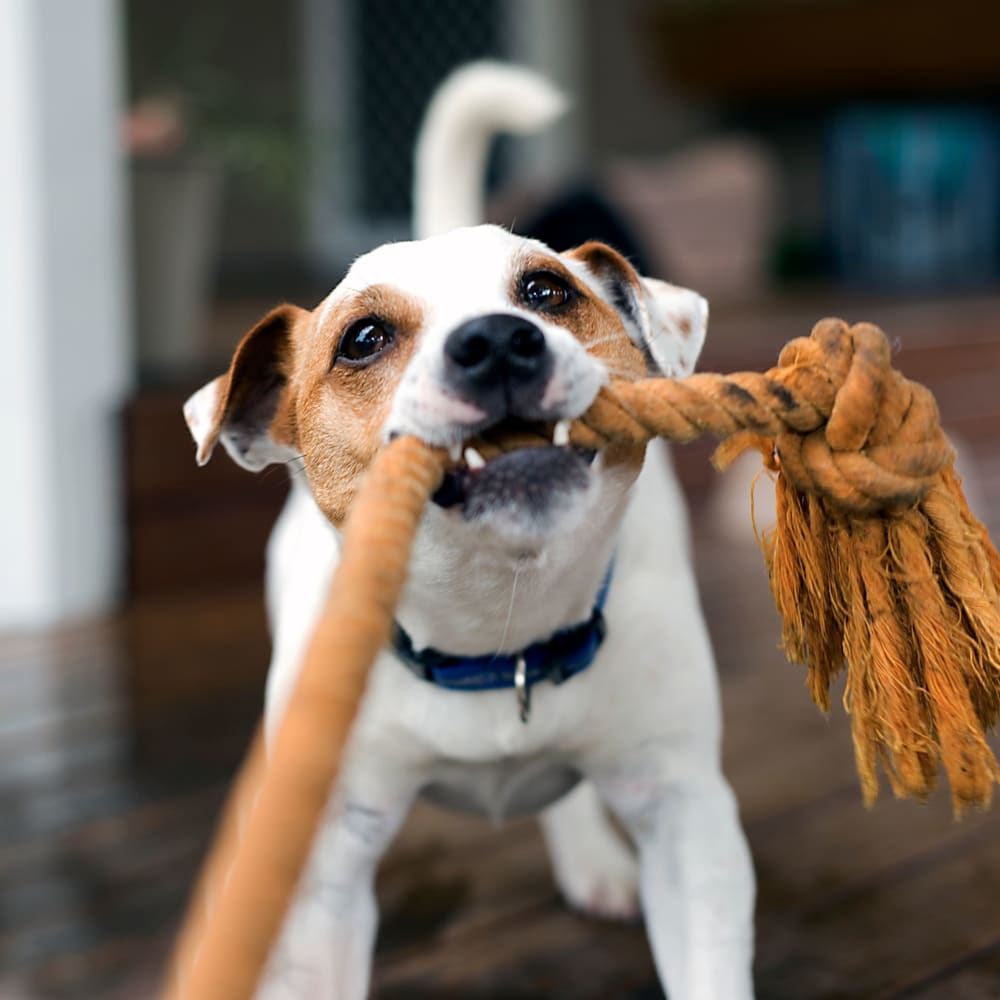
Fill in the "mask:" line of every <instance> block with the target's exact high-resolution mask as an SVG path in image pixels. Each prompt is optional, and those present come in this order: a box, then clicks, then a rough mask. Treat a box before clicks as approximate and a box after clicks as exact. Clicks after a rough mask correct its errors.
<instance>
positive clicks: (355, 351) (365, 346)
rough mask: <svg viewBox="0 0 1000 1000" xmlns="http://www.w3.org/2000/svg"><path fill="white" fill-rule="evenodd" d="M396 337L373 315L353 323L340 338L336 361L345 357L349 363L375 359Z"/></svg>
mask: <svg viewBox="0 0 1000 1000" xmlns="http://www.w3.org/2000/svg"><path fill="white" fill-rule="evenodd" d="M393 340H395V337H394V336H393V334H392V332H391V331H390V330H388V329H387V328H386V327H385V326H384V325H383V324H382V323H380V322H379V321H378V320H377V319H373V318H372V317H370V316H369V317H366V318H365V319H361V320H358V321H357V323H352V324H351V326H349V327H348V328H347V329H346V330H345V331H344V335H343V336H342V337H341V338H340V343H339V344H338V345H337V352H336V354H334V356H333V360H334V363H336V362H337V361H339V360H341V359H343V360H344V361H346V362H347V363H348V364H356V365H363V364H367V363H368V362H370V361H374V360H375V359H376V358H377V357H378V356H379V355H380V354H381V353H382V352H383V351H385V350H386V348H388V347H389V346H390V344H392V342H393Z"/></svg>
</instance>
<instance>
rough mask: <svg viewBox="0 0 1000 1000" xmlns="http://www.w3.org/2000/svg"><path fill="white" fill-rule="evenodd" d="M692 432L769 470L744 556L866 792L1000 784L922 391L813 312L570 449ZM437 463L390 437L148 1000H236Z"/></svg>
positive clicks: (986, 613) (999, 710)
mask: <svg viewBox="0 0 1000 1000" xmlns="http://www.w3.org/2000/svg"><path fill="white" fill-rule="evenodd" d="M704 433H710V434H714V435H716V436H718V437H722V438H728V439H729V440H728V441H727V442H726V443H725V444H724V445H723V446H722V447H721V449H720V452H721V456H720V457H721V460H722V461H723V462H725V461H727V460H729V459H731V458H732V457H733V455H735V454H736V453H737V452H738V451H740V450H742V449H743V448H745V447H749V446H753V447H757V448H758V449H759V450H760V451H761V452H762V454H763V455H764V458H765V463H766V464H767V466H768V467H769V468H771V469H772V470H773V471H774V472H775V473H776V475H777V481H776V490H777V501H778V503H777V512H778V518H777V524H776V526H775V530H774V532H773V533H772V534H771V535H770V536H769V537H768V538H767V539H766V540H765V545H764V547H765V556H766V560H767V564H768V569H769V573H770V579H771V587H772V591H773V593H774V597H775V601H776V603H777V606H778V609H779V611H780V612H781V614H782V617H783V619H784V627H783V634H784V645H785V650H786V652H787V654H788V656H789V657H790V658H791V659H793V660H798V661H801V662H803V663H806V664H807V665H808V670H809V673H808V683H809V688H810V691H811V693H812V696H813V698H814V699H815V701H816V702H817V703H818V704H819V705H820V706H821V707H822V708H824V709H826V708H828V707H829V688H830V683H831V681H832V680H833V678H834V677H835V676H836V675H837V674H838V673H839V672H840V671H842V670H844V669H845V668H846V671H847V685H846V694H845V704H846V705H847V707H848V708H849V710H850V712H851V718H852V726H853V737H854V745H855V755H856V761H857V767H858V773H859V775H860V778H861V784H862V791H863V794H864V797H865V800H866V801H867V802H871V801H873V800H874V798H875V796H876V794H877V790H878V782H877V776H876V761H877V760H878V759H881V760H882V762H883V764H884V766H885V768H886V771H887V772H888V775H889V778H890V782H891V784H892V787H893V790H894V791H895V792H896V794H897V795H912V796H917V797H921V796H924V795H926V794H927V793H928V792H929V790H930V788H931V787H932V784H933V781H934V776H935V773H936V770H937V761H938V757H940V759H941V762H942V764H943V766H944V769H945V771H946V773H947V775H948V779H949V782H950V784H951V791H952V800H953V803H954V806H955V809H956V812H961V810H962V809H964V808H966V807H968V806H973V805H975V806H985V805H987V804H988V803H989V801H990V797H991V794H992V785H993V782H994V781H995V780H997V778H998V774H1000V772H998V767H997V762H996V760H995V758H994V757H993V754H992V752H991V751H990V748H989V746H988V745H987V743H986V740H985V736H984V730H985V729H986V728H987V727H989V726H991V725H992V724H993V723H994V722H995V721H996V719H997V716H998V714H1000V602H998V592H1000V557H998V556H997V553H996V551H995V550H994V549H993V546H992V545H991V543H990V541H989V538H988V537H987V535H986V531H985V529H984V528H983V526H982V525H981V524H980V523H979V522H978V521H977V520H976V519H975V518H974V517H973V516H972V514H971V513H970V512H969V509H968V506H967V505H966V503H965V500H964V497H963V496H962V493H961V489H960V486H959V482H958V479H957V477H956V475H955V473H954V471H953V469H952V466H951V462H952V452H951V449H950V448H949V446H948V443H947V441H946V440H945V438H944V435H943V433H942V431H941V429H940V426H939V423H938V414H937V407H936V405H935V403H934V400H933V397H932V396H931V394H930V393H929V392H928V391H927V390H926V389H924V388H923V387H922V386H919V385H916V384H915V383H913V382H909V381H907V380H906V379H905V378H903V377H902V376H901V375H900V374H899V373H898V372H895V371H893V370H892V368H891V367H890V351H889V345H888V343H887V342H886V339H885V337H884V335H883V334H882V333H881V332H880V331H879V330H878V329H877V328H875V327H873V326H869V325H866V324H860V325H858V326H854V327H851V328H848V327H847V326H846V325H845V324H844V323H842V322H840V321H839V320H824V321H823V322H821V323H819V324H818V325H817V326H816V327H815V328H814V330H813V332H812V336H811V337H809V338H803V339H799V340H795V341H793V342H792V343H790V344H789V345H788V346H787V347H786V348H785V349H784V351H782V354H781V357H780V358H779V363H778V366H777V367H776V368H773V369H771V370H770V371H769V372H766V373H764V374H757V373H750V372H744V373H738V374H735V375H728V376H722V375H712V374H698V375H692V376H690V377H688V378H686V379H682V380H677V381H672V380H665V379H649V380H645V381H640V382H633V383H620V382H619V383H614V384H613V385H612V386H610V387H608V388H606V389H604V390H603V391H602V392H601V393H600V394H599V396H598V398H597V400H596V401H595V402H594V404H593V406H592V407H591V408H590V409H589V410H588V411H587V413H586V414H585V415H584V417H583V418H582V419H581V420H580V421H578V422H576V423H575V424H574V426H573V429H572V432H571V439H572V440H573V441H574V442H575V443H578V444H582V445H585V446H589V447H605V446H608V445H611V444H631V445H641V444H643V443H644V442H646V441H648V440H649V439H650V438H652V437H656V436H659V437H666V438H668V439H670V440H673V441H690V440H693V439H694V438H696V437H698V436H699V435H701V434H704ZM522 443H524V442H523V441H520V440H519V441H517V442H506V443H505V444H501V447H505V446H511V444H517V445H519V444H522ZM447 462H448V459H447V456H446V455H445V454H444V453H442V452H441V451H439V450H435V449H431V448H428V447H426V446H424V445H422V444H421V443H420V442H418V441H416V439H413V438H401V439H397V440H396V441H394V442H392V443H391V444H390V445H389V446H387V447H386V448H385V449H384V451H383V452H382V453H381V454H380V455H379V456H378V458H377V459H376V461H375V462H374V463H373V464H372V467H371V468H370V470H369V472H368V475H367V476H366V479H365V482H364V483H363V485H362V488H361V490H360V491H359V493H358V496H357V498H356V500H355V502H354V505H353V507H352V510H351V513H350V515H349V517H348V521H347V524H346V525H345V530H344V540H343V555H342V561H341V564H340V566H339V568H338V570H337V573H336V575H335V578H334V581H333V585H332V587H331V590H330V595H329V598H328V601H327V608H326V612H325V614H324V616H323V619H322V621H321V622H320V625H319V627H318V628H317V630H316V633H315V635H314V636H313V639H312V642H311V644H310V647H309V650H308V652H307V655H306V659H305V661H304V664H303V666H302V670H301V673H300V676H299V680H298V683H297V687H296V689H295V692H294V693H293V696H292V699H291V702H290V704H289V707H288V709H287V712H286V716H285V719H284V722H283V724H282V727H281V730H280V732H279V735H278V738H277V741H276V743H275V745H274V747H273V748H272V750H271V753H270V756H269V759H268V761H267V764H266V766H265V764H264V762H263V758H264V755H263V753H262V752H260V748H259V737H258V740H257V743H256V749H255V751H254V752H253V753H252V754H251V758H250V761H249V762H248V765H246V766H245V769H244V773H243V774H242V775H241V777H240V779H239V781H238V783H237V789H236V792H235V793H234V795H233V797H232V800H231V802H230V804H229V806H228V807H227V810H226V816H225V817H224V820H223V823H222V827H221V833H220V836H219V838H218V840H217V844H216V847H215V849H214V850H213V853H212V856H211V857H210V859H209V862H208V864H207V865H206V868H205V871H204V873H203V875H202V878H201V880H200V883H199V888H198V890H197V892H196V894H195V898H194V902H193V903H192V906H191V910H190V912H189V915H188V920H187V923H186V926H185V931H184V932H183V933H182V935H181V938H180V942H179V946H178V949H177V953H176V955H175V958H174V962H173V964H172V968H171V978H170V984H169V986H168V989H167V994H166V995H167V996H168V997H170V998H174V1000H178V998H184V1000H229V998H231V1000H246V998H248V997H250V996H251V995H252V993H253V990H254V987H255V984H256V982H257V980H258V977H259V975H260V973H261V971H262V970H263V967H264V964H265V962H266V960H267V956H268V954H269V951H270V948H271V945H272V943H273V941H274V939H275V937H276V935H277V933H278V931H279V929H280V925H281V921H282V918H283V915H284V912H285V910H286V908H287V906H288V904H289V902H290V900H291V897H292V894H293V893H294V890H295V887H296V885H297V882H298V879H299V877H300V874H301V872H302V869H303V866H304V864H305V860H306V857H307V854H308V850H309V847H310V844H311V841H312V837H313V833H314V831H315V829H316V827H317V824H318V822H319V819H320V817H321V815H322V813H323V810H324V808H325V806H326V804H327V801H328V799H329V796H330V790H331V788H332V786H333V783H334V781H335V779H336V776H337V772H338V769H339V764H340V760H341V754H342V751H343V748H344V745H345V743H346V740H347V736H348V732H349V728H350V724H351V721H352V720H353V717H354V714H355V712H356V710H357V706H358V704H359V702H360V699H361V697H362V695H363V692H364V684H365V678H366V676H367V670H368V668H369V667H370V665H371V663H372V662H373V661H374V659H375V656H376V655H377V653H378V651H379V649H380V648H381V647H382V645H383V644H384V642H385V640H386V638H387V636H388V632H389V628H390V626H391V622H392V617H393V612H394V608H395V604H396V601H397V599H398V596H399V594H400V591H401V589H402V586H403V583H404V580H405V576H406V563H407V558H408V554H409V549H410V545H411V543H412V540H413V537H414V534H415V533H416V530H417V526H418V523H419V519H420V513H421V511H422V509H423V506H424V504H425V503H426V502H427V499H428V498H429V497H430V496H431V494H432V493H433V492H434V490H435V489H436V488H437V486H438V484H439V483H440V481H441V477H442V475H443V473H444V470H445V468H446V467H447ZM241 827H242V830H241V829H240V828H241Z"/></svg>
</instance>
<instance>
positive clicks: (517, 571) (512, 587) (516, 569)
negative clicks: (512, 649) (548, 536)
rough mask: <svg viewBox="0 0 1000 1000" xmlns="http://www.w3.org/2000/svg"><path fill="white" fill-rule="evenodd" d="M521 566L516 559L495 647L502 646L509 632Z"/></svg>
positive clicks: (500, 647) (519, 561)
mask: <svg viewBox="0 0 1000 1000" xmlns="http://www.w3.org/2000/svg"><path fill="white" fill-rule="evenodd" d="M522 568H523V563H522V562H521V560H520V559H518V560H517V562H516V563H514V579H513V580H512V581H511V584H510V603H509V604H508V605H507V620H506V621H505V622H504V623H503V632H502V633H501V635H500V642H499V643H498V644H497V649H503V648H504V643H505V642H506V641H507V634H508V632H510V623H511V619H513V617H514V598H515V596H516V595H517V579H518V577H519V576H520V575H521V569H522Z"/></svg>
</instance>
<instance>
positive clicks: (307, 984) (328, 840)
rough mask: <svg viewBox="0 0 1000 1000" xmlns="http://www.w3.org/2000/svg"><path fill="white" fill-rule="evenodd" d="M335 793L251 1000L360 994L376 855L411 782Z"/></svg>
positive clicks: (351, 998)
mask: <svg viewBox="0 0 1000 1000" xmlns="http://www.w3.org/2000/svg"><path fill="white" fill-rule="evenodd" d="M364 787H365V786H364V785H363V784H361V785H358V784H354V783H353V782H352V783H351V785H350V786H349V787H348V788H345V789H343V790H341V791H340V792H338V794H337V795H336V796H335V798H334V800H333V801H332V803H331V805H330V808H329V810H328V815H327V818H326V819H325V821H324V823H323V826H322V827H321V829H320V831H319V833H318V834H317V836H316V842H315V844H314V845H313V850H312V854H311V857H310V861H309V864H308V867H307V868H306V871H305V873H304V874H303V877H302V880H301V882H300V883H299V887H298V890H297V892H296V896H295V899H294V901H293V903H292V906H291V908H290V910H289V912H288V916H287V917H286V919H285V924H284V927H283V928H282V932H281V936H280V938H279V941H278V943H277V945H276V947H275V950H274V952H273V954H272V956H271V960H270V962H269V964H268V967H267V970H266V971H265V975H264V979H263V981H262V984H261V986H260V989H259V990H258V992H257V1000H364V998H365V997H366V996H367V995H368V980H369V976H370V972H371V960H372V949H373V946H374V941H375V930H376V926H377V923H378V915H377V909H376V904H375V891H374V877H375V869H376V867H377V864H378V860H379V858H380V857H381V856H382V854H383V852H384V851H385V849H386V847H387V846H388V844H389V842H390V840H392V838H393V836H394V835H395V833H396V831H397V830H398V829H399V826H400V824H401V823H402V821H403V819H404V818H405V816H406V813H407V811H408V809H409V806H410V803H411V802H412V800H413V796H414V794H415V792H416V787H417V786H416V783H414V784H413V785H412V787H410V786H407V787H405V788H399V787H397V788H395V789H394V793H393V794H387V789H385V788H378V789H377V790H376V791H374V793H373V789H374V788H375V787H376V786H369V788H368V789H366V793H367V794H365V795H355V794H351V792H350V790H349V789H350V788H364Z"/></svg>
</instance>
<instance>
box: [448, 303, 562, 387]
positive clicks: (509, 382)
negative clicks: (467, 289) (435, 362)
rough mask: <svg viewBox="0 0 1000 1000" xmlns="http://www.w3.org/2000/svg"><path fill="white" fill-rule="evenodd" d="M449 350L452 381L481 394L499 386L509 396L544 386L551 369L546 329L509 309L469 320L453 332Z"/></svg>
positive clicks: (453, 384)
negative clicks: (539, 327) (512, 312)
mask: <svg viewBox="0 0 1000 1000" xmlns="http://www.w3.org/2000/svg"><path fill="white" fill-rule="evenodd" d="M444 353H445V358H446V362H445V364H446V367H447V369H448V372H447V374H448V379H449V381H450V382H451V383H452V386H453V387H454V388H455V389H456V390H458V391H459V392H460V393H462V395H468V396H471V397H472V398H476V399H478V398H479V397H480V396H481V395H482V394H483V393H487V394H489V393H491V392H495V391H497V390H500V391H502V392H504V395H505V396H506V397H508V400H509V399H510V397H512V396H518V395H522V394H523V392H524V391H525V390H529V389H530V388H531V387H539V388H540V387H542V386H544V383H545V380H546V379H547V377H548V375H549V372H550V371H551V369H552V358H551V356H550V354H549V350H548V346H547V345H546V342H545V334H543V333H542V331H541V330H539V329H538V327H537V326H535V324H534V323H532V322H531V320H529V319H525V318H524V317H522V316H513V315H511V314H510V313H492V314H491V315H489V316H477V317H476V318H475V319H470V320H467V321H466V322H465V323H463V324H462V325H461V326H459V327H457V328H456V329H455V330H453V331H452V332H451V333H450V334H449V335H448V339H447V340H446V341H445V344H444Z"/></svg>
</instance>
